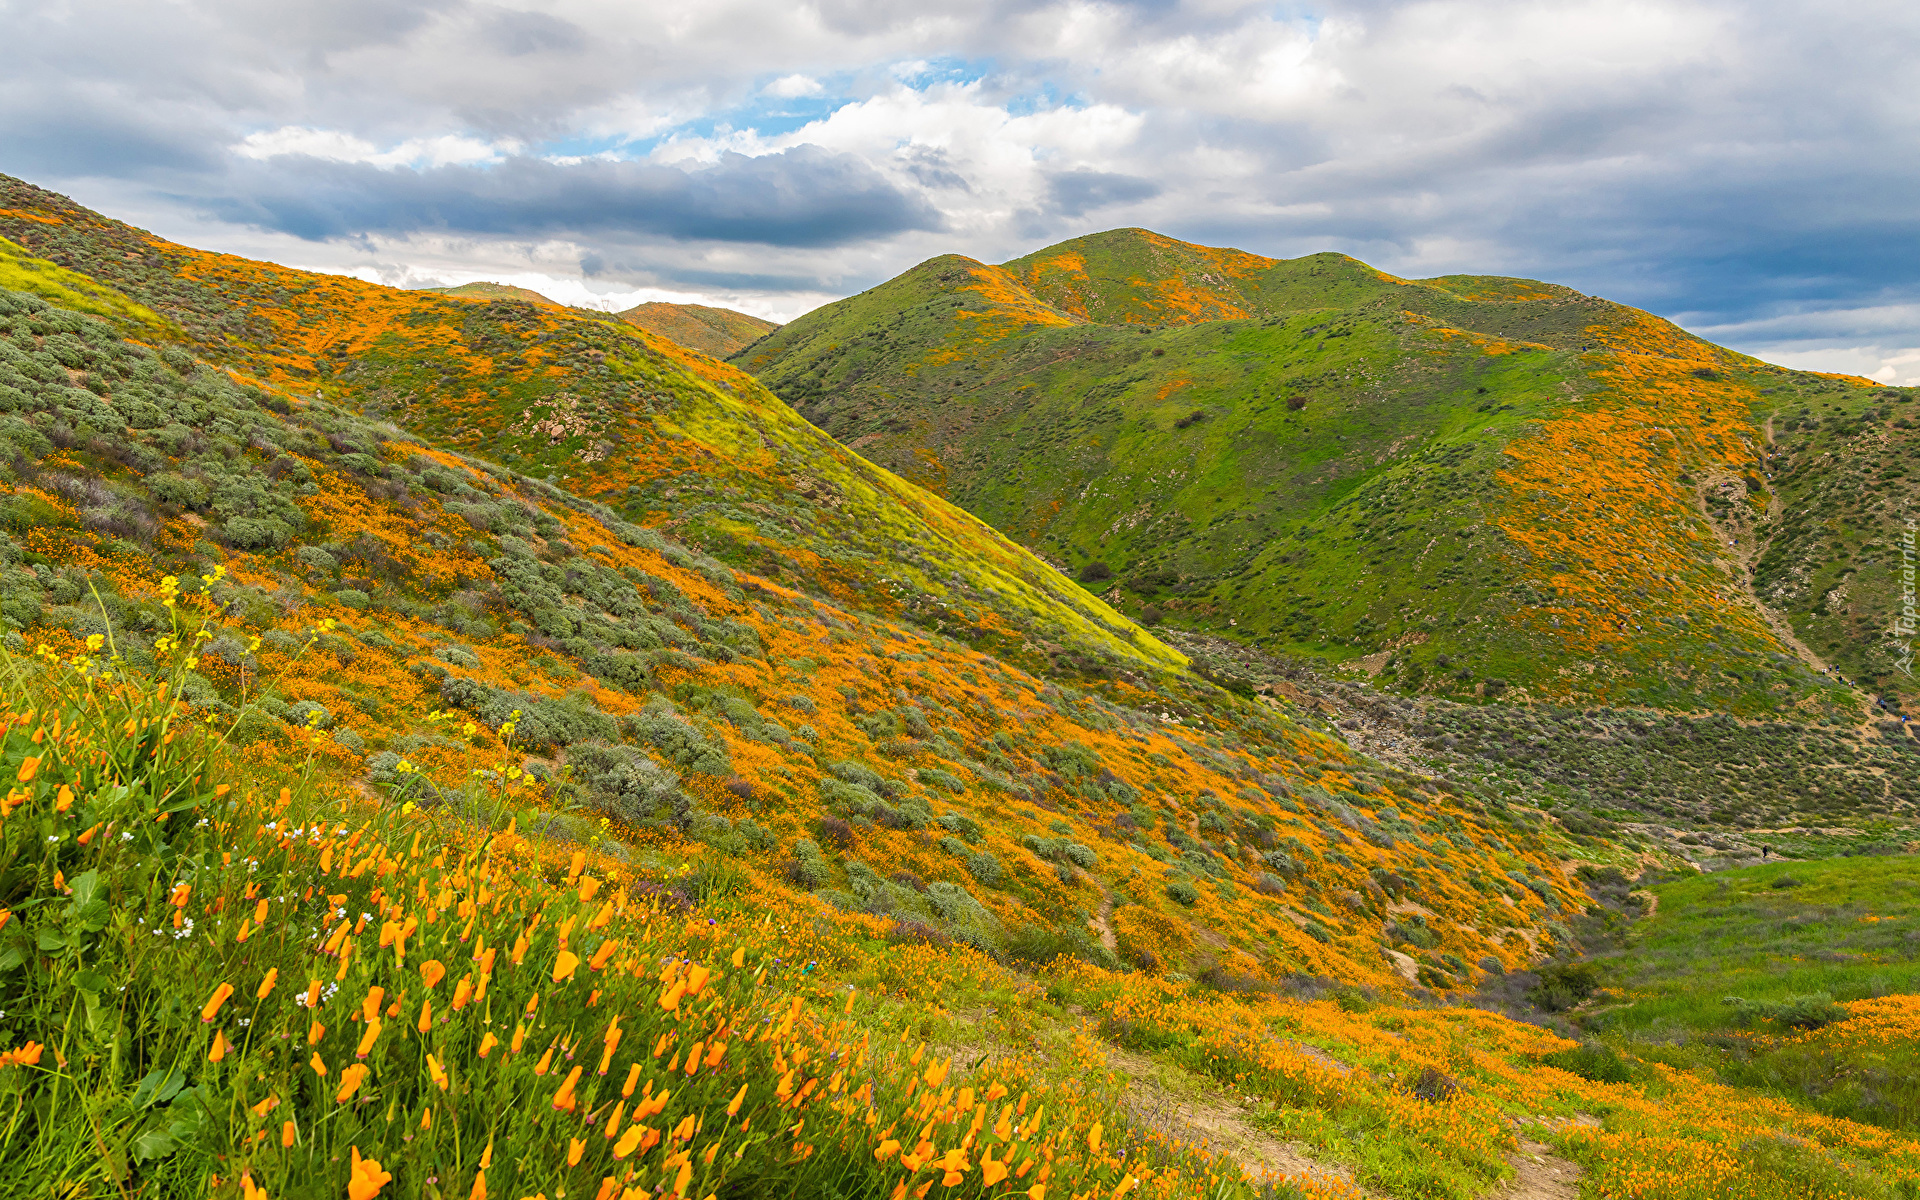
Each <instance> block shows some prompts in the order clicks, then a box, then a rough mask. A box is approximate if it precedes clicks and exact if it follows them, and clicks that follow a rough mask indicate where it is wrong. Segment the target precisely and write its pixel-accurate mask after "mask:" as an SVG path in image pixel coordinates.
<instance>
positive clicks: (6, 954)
mask: <svg viewBox="0 0 1920 1200" xmlns="http://www.w3.org/2000/svg"><path fill="white" fill-rule="evenodd" d="M25 961H27V952H26V951H25V950H23V949H21V948H20V946H19V945H18V944H15V945H11V946H8V947H7V948H6V949H4V950H0V971H11V970H13V969H14V968H15V967H17V966H19V965H20V964H21V963H23V962H25Z"/></svg>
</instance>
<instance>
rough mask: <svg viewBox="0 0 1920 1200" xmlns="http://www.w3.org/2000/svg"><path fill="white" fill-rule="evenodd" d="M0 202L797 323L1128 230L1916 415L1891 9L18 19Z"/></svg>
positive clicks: (404, 11) (1466, 7)
mask: <svg viewBox="0 0 1920 1200" xmlns="http://www.w3.org/2000/svg"><path fill="white" fill-rule="evenodd" d="M0 38H4V42H5V44H6V45H7V46H9V47H10V49H9V52H8V55H7V58H8V69H7V71H6V72H5V74H4V77H0V171H4V172H6V173H9V174H13V175H18V176H21V177H24V178H27V179H30V180H32V181H34V182H36V183H39V184H42V185H43V186H47V187H51V188H54V189H56V190H59V191H63V192H66V193H68V194H70V195H72V196H74V197H75V198H77V199H79V200H81V201H82V202H85V203H88V204H91V205H93V206H95V207H97V208H100V209H103V210H105V211H107V212H108V213H110V214H112V215H115V216H119V217H122V218H124V219H127V220H131V221H133V222H134V223H136V224H140V225H143V226H145V227H147V228H150V229H153V230H155V231H157V232H159V233H162V234H164V235H166V236H169V237H172V238H175V239H176V240H180V241H185V242H189V243H192V244H195V245H200V246H206V247H210V248H215V249H222V250H229V251H233V252H236V253H242V254H249V255H254V256H257V257H262V258H270V259H273V260H276V261H280V262H286V263H292V264H295V265H299V266H305V267H312V268H317V269H321V270H329V271H339V272H344V273H350V274H355V275H359V276H362V277H364V278H368V279H377V280H381V281H384V282H388V283H395V284H401V285H417V284H424V283H440V282H463V281H467V280H473V279H496V280H503V281H509V282H515V283H520V284H523V285H525V286H529V287H535V288H538V289H540V290H542V291H544V292H546V293H548V294H549V295H551V296H553V297H554V298H555V299H559V300H563V301H568V302H573V303H591V304H594V305H596V306H612V307H624V306H626V305H628V304H631V303H634V302H636V301H637V300H642V299H677V300H695V301H702V302H706V303H716V304H723V305H728V306H731V307H736V308H742V309H746V310H748V311H751V312H755V313H759V314H762V315H765V316H770V317H774V318H776V319H786V318H790V317H792V316H795V315H797V314H799V313H801V312H804V311H806V310H807V309H808V308H811V307H813V306H814V305H816V304H819V303H821V302H823V301H825V300H828V299H832V298H834V297H838V296H842V295H846V294H848V293H851V292H854V291H858V290H860V289H861V288H864V287H867V286H870V285H872V284H874V283H876V282H878V281H880V280H882V279H885V278H887V277H889V276H891V275H893V274H896V273H897V272H899V271H901V270H903V269H905V268H906V267H909V266H911V265H913V264H914V263H916V262H918V261H920V260H922V259H924V258H927V257H929V256H931V255H934V254H937V253H942V252H946V251H958V252H960V253H964V254H970V255H973V256H974V257H977V258H981V259H985V260H988V261H1001V260H1004V259H1007V258H1010V257H1014V256H1016V255H1018V254H1021V253H1024V252H1026V251H1028V250H1031V249H1034V248H1037V247H1039V246H1042V245H1045V244H1047V243H1049V242H1053V241H1057V240H1060V239H1062V238H1067V237H1072V236H1075V235H1077V234H1081V233H1086V232H1091V231H1094V230H1099V229H1108V228H1113V227H1116V226H1123V225H1144V226H1148V227H1150V228H1153V229H1157V230H1160V231H1162V232H1165V233H1169V234H1172V235H1174V236H1177V237H1182V238H1187V239H1190V240H1194V241H1200V242H1206V243H1209V244H1214V245H1233V246H1238V247H1241V248H1243V249H1247V250H1252V251H1256V252H1259V253H1262V254H1270V255H1275V256H1292V255H1297V254H1303V253H1309V252H1313V251H1318V250H1326V249H1337V250H1343V251H1346V252H1347V253H1350V254H1354V255H1356V256H1358V257H1360V258H1363V259H1365V260H1366V261H1368V262H1370V263H1373V264H1374V265H1376V266H1379V267H1381V268H1384V269H1386V270H1389V271H1393V272H1395V273H1398V274H1402V275H1413V276H1420V275H1435V274H1442V273H1447V272H1456V271H1472V272H1479V273H1501V274H1516V275H1528V276H1533V277H1537V278H1544V279H1551V280H1554V281H1557V282H1561V283H1566V284H1570V285H1571V286H1574V287H1577V288H1579V289H1581V290H1583V291H1588V292H1593V293H1597V294H1600V295H1604V296H1608V297H1611V298H1613V299H1617V300H1622V301H1625V302H1627V303H1631V304H1636V305H1639V306H1641V307H1644V308H1648V309H1651V310H1653V311H1655V312H1658V313H1660V314H1662V315H1665V316H1669V317H1672V318H1674V319H1675V320H1678V321H1679V322H1681V323H1682V324H1683V325H1685V326H1687V327H1688V328H1690V329H1693V330H1695V331H1696V332H1699V333H1701V334H1704V335H1706V336H1709V337H1712V338H1714V339H1716V340H1718V341H1721V342H1724V343H1726V344H1729V345H1733V346H1736V347H1738V348H1740V349H1743V350H1747V351H1749V352H1751V353H1756V354H1759V355H1761V356H1763V357H1766V358H1769V359H1772V360H1774V361H1776V362H1782V363H1786V364H1789V365H1793V366H1804V367H1814V368H1819V369H1829V370H1850V371H1856V372H1860V373H1862V374H1867V375H1871V376H1873V377H1874V378H1877V379H1881V380H1886V381H1891V382H1901V383H1920V270H1916V268H1920V204H1916V200H1917V199H1920V73H1917V72H1916V71H1915V70H1914V62H1915V59H1916V51H1917V50H1920V6H1916V5H1913V4H1911V3H1910V2H1906V3H1895V2H1890V0H1824V2H1823V3H1818V4H1816V3H1793V2H1791V0H1739V2H1734V0H1729V2H1724V3H1700V2H1678V0H1604V2H1599V3H1578V2H1571V3H1551V2H1540V0H1534V2H1531V3H1506V2H1502V0H1454V2H1449V0H1439V2H1431V3H1393V2H1391V0H1377V2H1376V0H1352V2H1341V0H1334V2H1330V3H1326V4H1321V5H1289V4H1271V3H1266V4H1254V3H1244V2H1242V0H1135V2H1132V3H1126V2H1120V3H1086V2H1083V0H971V2H968V3H942V2H940V0H814V2H811V3H809V2H804V0H551V2H547V3H524V2H519V0H505V2H503V3H497V4H496V3H480V2H475V0H271V2H262V0H0Z"/></svg>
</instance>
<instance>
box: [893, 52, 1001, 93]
mask: <svg viewBox="0 0 1920 1200" xmlns="http://www.w3.org/2000/svg"><path fill="white" fill-rule="evenodd" d="M997 66H998V64H997V63H996V62H995V60H994V59H991V58H958V57H953V56H942V57H939V58H917V59H909V60H907V61H904V62H897V63H893V64H892V65H890V66H889V67H888V68H887V74H889V75H891V76H893V78H894V79H896V80H898V81H899V82H901V83H904V84H906V85H907V86H908V87H910V88H912V89H914V90H915V91H919V92H924V91H926V90H927V89H928V88H930V87H934V86H936V85H938V84H943V83H945V84H961V85H965V84H969V83H979V82H980V81H981V80H982V79H985V78H986V77H987V76H989V75H991V74H993V73H994V71H995V70H996V68H997Z"/></svg>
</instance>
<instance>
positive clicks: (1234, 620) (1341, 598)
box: [737, 230, 1920, 716]
mask: <svg viewBox="0 0 1920 1200" xmlns="http://www.w3.org/2000/svg"><path fill="white" fill-rule="evenodd" d="M737 362H738V364H739V365H740V366H742V367H743V368H745V369H746V370H749V371H752V372H754V373H755V374H756V375H757V376H759V377H760V378H761V379H763V380H764V381H765V382H766V383H767V384H768V385H769V386H771V387H772V388H773V389H774V390H775V391H776V392H778V393H779V394H780V395H781V396H782V397H783V398H785V399H787V400H788V401H789V402H791V403H793V404H794V405H795V406H796V407H797V408H799V410H800V411H801V412H802V413H803V414H805V415H806V416H807V417H808V418H810V419H811V420H813V421H815V422H816V423H818V424H819V425H820V426H821V427H822V428H824V429H826V430H827V431H828V432H830V433H832V434H834V435H835V436H836V437H839V438H841V439H842V440H843V441H845V442H846V443H847V444H848V445H850V446H854V447H857V448H858V449H859V450H860V451H861V453H863V454H866V455H868V456H870V457H872V458H873V459H874V460H875V461H876V462H880V463H882V464H884V465H886V466H888V467H891V468H892V469H893V470H895V471H898V472H900V473H901V474H902V475H904V476H906V477H908V478H910V479H913V480H915V481H917V482H919V483H921V484H923V485H924V486H926V487H928V488H930V489H932V490H935V491H937V492H939V493H940V494H942V495H944V496H947V497H949V498H951V499H953V500H954V501H955V502H957V503H959V504H961V505H963V506H964V507H966V508H968V509H969V510H970V511H972V512H974V513H977V514H978V515H980V516H981V517H983V518H984V519H986V520H987V521H989V522H990V523H992V524H993V525H995V526H996V527H997V528H1000V529H1003V530H1006V531H1007V532H1008V533H1009V534H1011V535H1013V536H1014V537H1016V538H1018V539H1019V540H1020V541H1022V542H1023V543H1025V544H1027V545H1030V546H1032V547H1033V548H1035V549H1036V550H1037V551H1039V552H1041V553H1043V554H1045V555H1047V556H1048V557H1049V558H1050V559H1051V560H1053V561H1055V562H1058V563H1060V564H1061V565H1062V566H1063V567H1064V568H1066V569H1068V570H1070V571H1073V572H1075V573H1077V574H1078V575H1079V577H1080V578H1081V579H1082V581H1083V582H1085V583H1086V584H1087V585H1088V587H1089V588H1091V589H1092V590H1094V591H1096V592H1097V593H1099V594H1101V595H1103V596H1104V597H1105V598H1107V599H1108V600H1109V601H1110V602H1112V603H1113V604H1114V605H1115V606H1116V607H1118V608H1120V609H1121V610H1123V611H1126V612H1128V613H1130V614H1132V615H1135V616H1137V617H1142V618H1144V619H1147V620H1148V621H1149V622H1150V623H1151V622H1154V621H1164V622H1166V623H1168V624H1169V625H1172V626H1177V627H1181V628H1186V629H1190V630H1204V631H1208V632H1212V633H1216V634H1219V635H1222V636H1226V637H1230V638H1233V639H1237V640H1240V641H1242V642H1244V643H1247V644H1250V645H1255V646H1258V647H1260V648H1262V649H1265V650H1269V651H1272V652H1275V653H1282V654H1290V655H1296V656H1298V655H1306V656H1310V657H1315V658H1318V659H1320V660H1322V661H1324V662H1327V663H1330V664H1335V665H1339V666H1342V667H1344V668H1345V669H1347V670H1348V671H1350V672H1353V673H1357V674H1363V675H1365V676H1368V677H1371V678H1372V679H1373V680H1374V681H1375V682H1376V683H1378V684H1382V685H1385V686H1389V687H1391V688H1393V689H1395V690H1398V691H1402V692H1407V693H1416V694H1427V695H1438V696H1445V697H1449V698H1453V699H1469V700H1471V699H1475V698H1482V699H1484V698H1497V697H1500V696H1502V695H1506V696H1507V697H1508V698H1509V699H1519V698H1527V697H1531V698H1534V699H1542V700H1552V701H1557V702H1569V703H1595V702H1599V703H1610V704H1615V705H1646V706H1654V707H1662V708H1672V709H1681V710H1690V709H1696V708H1713V709H1722V710H1730V711H1732V712H1735V713H1739V714H1742V715H1757V714H1761V713H1783V712H1801V713H1814V714H1818V713H1833V714H1839V713H1847V714H1848V715H1849V716H1851V715H1852V714H1853V713H1855V712H1857V711H1858V709H1859V707H1860V705H1861V704H1862V700H1861V698H1860V696H1859V695H1858V694H1857V693H1856V694H1848V693H1847V692H1846V691H1844V690H1842V689H1841V688H1839V687H1836V686H1835V685H1834V682H1833V676H1832V675H1831V674H1823V670H1826V669H1828V668H1831V669H1832V670H1834V671H1837V672H1838V673H1839V674H1840V675H1843V676H1844V677H1845V678H1846V679H1848V680H1850V681H1856V682H1858V683H1859V684H1860V685H1861V687H1862V688H1863V690H1865V691H1867V692H1868V693H1871V694H1883V695H1885V696H1886V697H1887V698H1888V701H1889V704H1890V706H1891V707H1892V708H1893V709H1894V710H1895V711H1896V712H1897V711H1898V707H1899V704H1900V703H1901V701H1900V697H1901V695H1902V694H1903V691H1902V689H1903V688H1905V687H1906V686H1907V684H1906V676H1904V675H1902V674H1900V673H1899V672H1898V671H1897V670H1896V658H1897V648H1896V647H1895V646H1894V645H1893V643H1892V641H1891V640H1890V639H1888V638H1887V637H1885V636H1882V632H1883V631H1884V629H1885V628H1886V627H1887V626H1888V623H1889V622H1890V620H1891V616H1892V613H1893V611H1894V607H1895V606H1896V605H1895V602H1896V601H1897V597H1898V587H1897V583H1898V580H1897V578H1896V572H1895V566H1896V565H1897V556H1895V555H1894V554H1892V548H1893V545H1894V543H1895V541H1896V540H1897V535H1898V530H1897V528H1896V527H1897V524H1898V519H1899V514H1900V513H1901V512H1903V511H1904V508H1903V505H1904V503H1905V497H1906V494H1907V492H1906V489H1907V487H1908V484H1907V476H1906V473H1905V471H1906V463H1907V462H1908V461H1909V459H1910V457H1911V456H1912V455H1913V454H1914V453H1915V452H1916V450H1917V449H1920V442H1916V441H1915V440H1914V438H1915V434H1914V432H1913V430H1912V428H1911V426H1912V422H1911V421H1910V420H1909V419H1908V417H1907V416H1906V415H1905V414H1906V413H1907V409H1906V408H1905V407H1903V406H1905V405H1908V404H1910V403H1911V401H1912V399H1913V396H1912V392H1911V391H1910V390H1900V389H1887V388H1879V387H1875V386H1871V385H1870V384H1869V382H1868V381H1866V380H1860V379H1843V378H1835V377H1826V376H1817V375H1808V374H1804V373H1797V372H1791V371H1785V370H1782V369H1780V368H1777V367H1772V366H1769V365H1767V364H1764V363H1760V362H1758V361H1755V360H1753V359H1750V358H1746V357H1744V356H1742V355H1739V354H1735V353H1733V352H1731V351H1728V350H1724V349H1722V348H1720V347H1717V346H1714V345H1711V344H1709V343H1707V342H1704V341H1702V340H1700V339H1698V338H1695V337H1692V336H1690V335H1688V334H1686V333H1684V332H1683V331H1681V330H1679V329H1677V328H1675V327H1674V326H1672V325H1670V324H1668V323H1667V322H1664V321H1661V320H1659V319H1657V318H1654V317H1651V316H1649V315H1648V314H1646V313H1643V312H1639V311H1637V310H1633V309H1629V308H1625V307H1623V306H1621V305H1617V304H1613V303H1610V302H1608V301H1605V300H1600V299H1597V298H1594V297H1590V296H1584V295H1581V294H1579V293H1576V292H1573V291H1571V290H1570V289H1567V288H1564V287H1559V286H1555V285H1551V284H1543V283H1536V282H1533V281H1529V280H1515V279H1495V278H1485V277H1467V276H1457V277H1448V278H1443V279H1431V280H1419V281H1416V280H1403V279H1397V278H1394V277H1391V276H1388V275H1384V274H1382V273H1381V272H1378V271H1375V270H1373V269H1372V268H1370V267H1367V266H1366V265H1365V264H1362V263H1359V262H1357V261H1355V260H1353V259H1350V258H1347V257H1344V256H1342V255H1337V254H1319V255H1313V256H1309V257H1306V258H1301V259H1293V260H1284V261H1283V260H1274V259H1266V258H1261V257H1259V256H1257V255H1251V254H1245V253H1242V252H1239V251H1231V250H1217V249H1213V248H1210V247H1203V246H1194V245H1189V244H1186V243H1182V242H1177V241H1174V240H1173V239H1170V238H1165V237H1161V236H1159V235H1156V234H1152V233H1148V232H1147V231H1144V230H1116V231H1113V232H1110V233H1104V234H1097V235H1093V236H1090V237H1085V238H1080V239H1077V240H1075V241H1071V242H1066V243H1062V244H1061V245H1059V246H1055V247H1051V248H1048V249H1046V250H1042V251H1038V252H1036V253H1034V254H1031V255H1028V256H1027V257H1025V258H1021V259H1016V260H1015V261H1013V262H1010V263H1007V264H1004V266H1000V267H994V266H988V265H985V264H982V263H977V262H974V261H972V260H970V259H964V258H960V257H957V256H945V257H942V258H937V259H933V260H930V261H929V262H927V263H924V264H922V265H920V266H919V267H916V268H914V269H913V270H911V271H909V272H907V273H906V274H904V275H902V276H900V277H899V278H897V279H894V280H892V281H889V282H888V283H885V284H882V285H881V286H880V287H877V288H875V289H873V290H871V291H869V292H865V293H862V294H861V295H858V296H854V297H851V298H849V299H847V300H843V301H839V302H837V303H834V304H830V305H827V306H825V307H823V308H821V309H818V310H816V311H815V312H813V313H809V314H807V315H806V316H805V317H803V318H801V319H799V320H797V321H794V322H792V323H791V324H789V325H787V326H784V327H783V328H781V329H780V330H778V331H776V332H775V333H773V334H772V335H770V336H769V337H767V338H766V339H765V340H763V341H761V342H759V343H757V344H755V345H754V346H753V347H751V348H749V349H748V350H746V351H743V352H742V353H741V354H740V355H738V356H737Z"/></svg>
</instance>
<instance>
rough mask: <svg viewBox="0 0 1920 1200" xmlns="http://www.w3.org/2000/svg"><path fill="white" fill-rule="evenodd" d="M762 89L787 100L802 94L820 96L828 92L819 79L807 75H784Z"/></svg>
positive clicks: (770, 94) (766, 92)
mask: <svg viewBox="0 0 1920 1200" xmlns="http://www.w3.org/2000/svg"><path fill="white" fill-rule="evenodd" d="M760 90H761V91H762V92H764V93H765V94H767V95H769V96H778V97H780V98H782V99H787V100H792V99H797V98H799V97H801V96H819V95H823V94H825V92H826V89H825V88H823V87H821V86H820V81H819V80H817V79H810V78H808V77H807V76H805V75H782V76H781V77H780V78H778V79H776V80H774V81H773V82H772V83H769V84H768V85H767V86H766V87H763V88H761V89H760Z"/></svg>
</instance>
